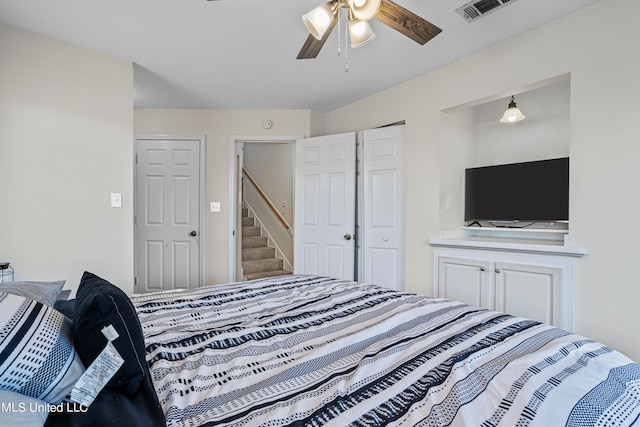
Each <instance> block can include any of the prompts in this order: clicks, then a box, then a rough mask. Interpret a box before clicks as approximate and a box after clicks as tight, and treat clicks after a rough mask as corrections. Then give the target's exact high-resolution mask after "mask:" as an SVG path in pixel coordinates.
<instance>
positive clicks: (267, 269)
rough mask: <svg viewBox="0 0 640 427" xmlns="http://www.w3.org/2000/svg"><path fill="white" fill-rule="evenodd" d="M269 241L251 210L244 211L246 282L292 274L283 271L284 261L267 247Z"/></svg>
mask: <svg viewBox="0 0 640 427" xmlns="http://www.w3.org/2000/svg"><path fill="white" fill-rule="evenodd" d="M267 241H268V239H267V236H262V229H261V228H260V226H258V225H255V220H254V219H253V218H252V217H250V216H249V210H248V209H246V208H244V209H242V272H243V275H244V277H245V279H246V280H253V279H261V278H264V277H272V276H282V275H285V274H291V272H290V271H286V270H284V269H283V264H284V263H283V261H282V260H281V259H280V258H276V250H275V248H272V247H269V246H267V244H268V243H267Z"/></svg>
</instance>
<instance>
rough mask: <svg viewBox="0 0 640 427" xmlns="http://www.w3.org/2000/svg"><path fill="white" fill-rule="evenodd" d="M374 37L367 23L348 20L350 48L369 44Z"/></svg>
mask: <svg viewBox="0 0 640 427" xmlns="http://www.w3.org/2000/svg"><path fill="white" fill-rule="evenodd" d="M375 37H376V34H375V33H374V32H373V30H372V29H371V25H369V23H368V22H367V21H361V20H359V19H350V20H349V38H350V39H351V47H353V48H356V47H360V46H363V45H365V44H367V43H369V42H370V41H371V40H373V39H374V38H375Z"/></svg>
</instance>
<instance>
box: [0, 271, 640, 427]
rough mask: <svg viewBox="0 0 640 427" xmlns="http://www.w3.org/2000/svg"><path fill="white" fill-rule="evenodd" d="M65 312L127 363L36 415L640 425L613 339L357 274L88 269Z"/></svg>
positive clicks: (74, 420) (634, 386)
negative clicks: (103, 274) (107, 337)
mask: <svg viewBox="0 0 640 427" xmlns="http://www.w3.org/2000/svg"><path fill="white" fill-rule="evenodd" d="M87 275H89V276H87ZM0 295H1V293H0ZM96 300H101V301H102V303H100V302H99V301H98V302H96ZM87 307H88V308H87ZM114 307H115V309H113V308H114ZM53 311H55V310H53ZM96 313H99V315H98V316H97V317H100V319H99V320H98V321H95V322H94V320H95V319H94V318H95V317H96ZM128 315H132V317H130V318H127V319H125V321H123V322H122V324H119V320H118V319H121V320H122V319H123V316H124V317H126V316H128ZM67 316H68V317H69V318H72V320H69V321H70V325H71V335H72V341H73V348H74V349H75V350H76V352H77V355H76V356H79V358H80V359H81V360H82V363H83V364H84V365H87V364H88V363H90V359H91V357H94V358H95V353H96V352H97V351H99V349H100V348H101V347H104V343H105V341H104V339H99V335H98V333H96V331H98V332H99V330H100V329H101V328H103V327H104V326H105V325H106V324H112V325H115V326H116V329H118V331H119V332H120V336H121V337H126V338H127V339H126V340H121V341H122V342H123V344H122V348H121V347H119V348H118V349H119V351H120V352H121V353H122V354H123V357H124V359H125V365H124V366H123V367H122V369H121V371H122V372H121V371H119V372H118V374H117V375H116V377H115V378H114V379H112V381H111V382H110V383H109V384H108V386H107V388H105V390H103V392H102V393H101V394H100V395H99V397H98V399H96V401H95V402H94V403H93V404H92V405H91V406H90V407H89V408H88V410H87V411H85V412H81V411H78V410H76V411H66V412H65V411H62V412H56V413H51V414H49V416H48V418H47V425H93V426H97V425H101V424H104V425H149V426H153V425H162V424H166V425H168V426H176V427H177V426H180V427H183V426H184V427H186V426H198V425H208V426H250V427H253V426H271V427H275V426H338V427H342V426H386V425H390V426H483V427H491V426H559V425H566V426H595V425H598V426H605V425H608V426H629V425H634V423H638V424H639V425H640V422H639V418H638V417H639V416H640V367H639V366H638V365H637V364H635V363H634V362H632V361H631V360H630V359H628V358H627V357H625V356H624V355H622V354H621V353H619V352H617V351H615V350H613V349H611V348H609V347H607V346H605V345H603V344H601V343H598V342H594V341H592V340H589V339H587V338H585V337H582V336H579V335H576V334H573V333H569V332H567V331H564V330H561V329H558V328H554V327H551V326H549V325H545V324H540V323H538V322H535V321H532V320H528V319H524V318H519V317H514V316H510V315H507V314H504V313H499V312H494V311H488V310H484V309H480V308H477V307H473V306H469V305H466V304H462V303H460V302H456V301H451V300H445V299H439V298H429V297H425V296H419V295H415V294H411V293H405V292H397V291H392V290H389V289H386V288H383V287H378V286H373V285H368V284H363V283H356V282H350V281H343V280H336V279H331V278H327V277H318V276H309V275H292V276H281V277H276V278H269V279H261V280H256V281H250V282H241V283H230V284H224V285H216V286H210V287H203V288H198V289H195V290H186V291H170V292H159V293H151V294H144V295H134V296H131V297H126V296H124V295H123V294H122V292H121V291H119V290H118V289H117V287H115V286H113V285H111V284H109V283H108V282H106V281H104V280H102V279H100V278H99V277H97V276H94V275H90V273H85V276H83V283H81V286H80V288H79V291H78V297H77V299H76V300H75V302H74V306H73V308H72V309H71V310H70V311H69V312H68V313H67ZM66 318H67V317H65V319H66ZM65 322H66V320H65ZM138 322H139V323H138ZM92 325H93V326H92ZM134 325H135V327H133V326H134ZM83 327H84V330H82V329H83ZM78 329H81V331H80V332H78V331H77V330H78ZM91 341H97V345H95V346H94V347H95V348H93V349H92V350H91V351H90V352H89V353H90V354H87V348H86V347H87V345H88V343H90V342H91ZM117 341H118V340H116V341H114V343H116V342H117ZM74 357H75V356H74ZM129 362H131V363H129ZM144 362H146V363H144ZM105 396H106V397H105ZM32 397H37V396H32ZM116 415H117V416H116ZM109 418H114V420H113V421H111V420H109ZM98 420H100V421H98ZM110 423H112V424H110Z"/></svg>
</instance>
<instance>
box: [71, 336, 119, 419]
mask: <svg viewBox="0 0 640 427" xmlns="http://www.w3.org/2000/svg"><path fill="white" fill-rule="evenodd" d="M105 329H106V328H105ZM103 333H104V330H103ZM116 335H117V334H116ZM114 339H115V338H114ZM123 363H124V359H123V358H122V357H121V356H120V354H119V353H118V350H116V348H115V347H114V346H113V344H112V343H111V340H110V341H109V342H108V343H107V346H106V347H105V348H104V350H102V352H100V354H99V355H98V357H96V359H95V360H94V361H93V363H91V365H90V366H89V367H88V368H87V370H86V371H85V372H84V374H83V375H82V376H81V377H80V379H79V380H78V382H77V383H76V385H75V386H73V390H71V400H73V401H74V402H77V403H79V404H81V405H84V406H86V407H89V405H91V404H92V403H93V401H94V400H95V398H96V396H97V395H98V393H100V391H101V390H102V389H103V388H104V386H105V385H106V384H107V383H108V382H109V380H110V379H111V378H112V377H113V376H114V375H115V374H116V372H117V371H118V369H120V366H122V364H123Z"/></svg>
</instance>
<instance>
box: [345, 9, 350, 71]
mask: <svg viewBox="0 0 640 427" xmlns="http://www.w3.org/2000/svg"><path fill="white" fill-rule="evenodd" d="M348 38H349V14H348V12H347V19H345V20H344V72H345V73H348V72H349V40H348Z"/></svg>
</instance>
